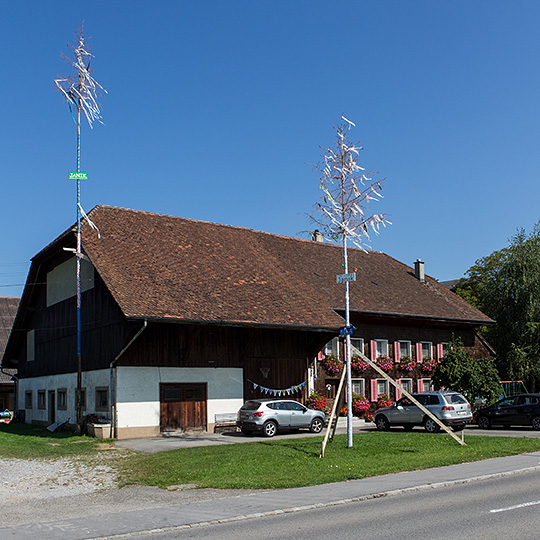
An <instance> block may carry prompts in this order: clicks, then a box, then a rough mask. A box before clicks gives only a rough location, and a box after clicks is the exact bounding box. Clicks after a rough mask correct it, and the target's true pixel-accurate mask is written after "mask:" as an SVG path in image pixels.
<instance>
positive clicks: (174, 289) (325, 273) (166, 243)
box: [83, 206, 490, 328]
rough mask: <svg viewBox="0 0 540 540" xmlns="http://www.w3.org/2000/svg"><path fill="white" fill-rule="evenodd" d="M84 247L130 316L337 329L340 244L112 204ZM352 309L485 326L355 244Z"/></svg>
mask: <svg viewBox="0 0 540 540" xmlns="http://www.w3.org/2000/svg"><path fill="white" fill-rule="evenodd" d="M89 216H90V218H91V220H92V221H93V222H94V223H95V225H96V226H97V227H98V228H99V231H100V234H101V238H98V235H97V233H96V232H95V231H94V230H93V229H91V228H90V227H89V226H88V224H85V225H84V226H83V251H85V253H86V254H87V255H88V257H89V258H90V260H91V262H92V263H93V265H94V267H95V268H96V270H97V272H98V273H99V274H100V276H101V277H102V278H103V280H104V282H105V284H106V285H107V287H108V289H109V290H110V292H111V293H112V294H113V296H114V298H115V300H116V301H117V303H118V305H119V306H120V308H121V309H122V311H123V313H124V314H125V315H126V317H129V318H149V319H163V320H171V321H174V320H178V321H179V320H186V321H207V322H218V323H219V322H222V323H233V324H257V325H268V326H273V325H277V326H293V327H311V328H336V327H339V326H342V325H343V319H342V318H341V317H340V316H339V315H338V314H337V313H336V311H335V310H342V309H343V308H344V285H342V284H337V283H336V275H337V274H341V273H343V267H342V260H343V251H342V248H341V247H340V246H336V245H330V244H324V243H320V242H313V241H310V240H301V239H298V238H290V237H284V236H278V235H274V234H269V233H263V232H259V231H254V230H250V229H244V228H239V227H231V226H227V225H219V224H215V223H208V222H202V221H194V220H190V219H184V218H179V217H172V216H166V215H160V214H152V213H148V212H141V211H135V210H127V209H122V208H115V207H109V206H97V207H96V208H94V209H93V210H92V212H90V214H89ZM349 266H350V269H351V270H354V269H355V268H356V269H357V281H356V282H354V283H352V284H351V287H350V289H351V310H353V311H357V312H362V313H368V314H378V315H397V316H412V317H420V318H433V319H438V320H459V321H464V322H471V323H472V322H476V323H486V322H489V321H490V319H489V318H488V317H486V316H485V315H484V314H482V313H481V312H480V311H478V310H477V309H475V308H473V307H472V306H470V305H469V304H467V303H466V302H465V301H463V300H462V299H461V298H459V297H458V296H456V295H455V294H454V293H452V292H450V291H448V290H447V289H445V288H444V287H442V286H441V285H439V284H438V283H437V282H436V281H435V280H434V279H432V278H430V277H426V282H425V283H420V282H419V281H418V280H417V279H416V278H415V276H414V271H413V269H412V268H410V267H409V266H406V265H404V264H402V263H400V262H399V261H397V260H395V259H393V258H391V257H389V256H387V255H385V254H383V253H379V252H373V251H371V252H368V253H365V252H363V251H361V250H358V249H349Z"/></svg>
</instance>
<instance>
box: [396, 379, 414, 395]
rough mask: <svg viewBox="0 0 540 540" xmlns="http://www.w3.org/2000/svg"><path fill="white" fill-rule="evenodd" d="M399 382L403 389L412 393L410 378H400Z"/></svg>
mask: <svg viewBox="0 0 540 540" xmlns="http://www.w3.org/2000/svg"><path fill="white" fill-rule="evenodd" d="M399 382H400V384H401V387H402V388H403V390H405V391H406V392H409V394H412V391H413V389H412V379H401V380H400V381H399Z"/></svg>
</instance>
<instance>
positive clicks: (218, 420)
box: [214, 413, 236, 433]
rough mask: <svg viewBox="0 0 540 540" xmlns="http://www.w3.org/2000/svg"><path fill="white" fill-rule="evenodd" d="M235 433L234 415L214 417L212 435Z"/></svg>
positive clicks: (224, 414)
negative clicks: (227, 432)
mask: <svg viewBox="0 0 540 540" xmlns="http://www.w3.org/2000/svg"><path fill="white" fill-rule="evenodd" d="M224 431H236V413H218V414H215V415H214V433H223V432H224Z"/></svg>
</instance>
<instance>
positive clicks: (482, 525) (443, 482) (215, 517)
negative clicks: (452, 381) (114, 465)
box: [0, 452, 540, 540]
mask: <svg viewBox="0 0 540 540" xmlns="http://www.w3.org/2000/svg"><path fill="white" fill-rule="evenodd" d="M539 486H540V452H534V453H530V454H522V455H517V456H508V457H503V458H493V459H488V460H485V461H480V462H474V463H464V464H460V465H452V466H448V467H439V468H433V469H425V470H420V471H411V472H404V473H397V474H389V475H384V476H378V477H370V478H364V479H361V480H351V481H348V482H337V483H333V484H325V485H319V486H306V487H303V488H294V489H284V490H259V491H253V492H248V493H246V492H244V493H239V492H235V493H228V492H227V491H226V490H225V491H223V492H222V494H220V495H217V498H215V497H211V498H206V496H204V497H201V498H196V499H193V498H189V499H188V500H184V499H183V497H182V493H181V492H172V493H169V494H167V492H165V493H159V494H157V493H156V490H155V489H154V490H149V489H147V490H146V491H145V493H147V498H146V499H144V498H143V499H141V498H136V500H135V501H134V500H133V496H132V495H130V492H129V491H124V490H119V491H115V490H107V491H105V492H104V493H103V494H94V495H92V496H91V497H86V496H83V500H84V503H85V508H84V509H83V508H81V507H80V505H79V502H80V497H75V498H73V497H60V498H58V499H57V500H56V501H49V502H50V503H51V504H52V506H47V507H43V506H40V505H38V504H36V502H37V501H35V502H33V503H32V509H31V511H30V512H28V513H27V514H25V515H24V516H21V520H20V522H19V524H18V525H17V524H15V523H14V521H13V519H12V518H10V515H9V513H8V514H7V515H6V514H4V515H3V522H2V524H0V538H1V539H2V540H35V539H36V538H39V539H45V540H83V539H84V540H86V539H94V540H97V539H99V540H104V539H105V538H106V539H108V540H112V539H115V540H122V539H126V540H127V539H131V538H152V539H153V538H160V537H161V538H163V539H172V538H190V536H189V535H191V537H192V538H202V537H204V538H212V536H211V535H212V534H214V538H216V537H217V535H219V537H220V538H232V535H234V538H235V539H237V540H242V538H250V539H254V540H257V539H258V538H287V539H288V538H293V539H294V538H308V536H307V535H308V534H309V535H310V536H309V537H310V538H311V537H312V536H316V537H317V538H324V537H325V535H326V536H328V535H329V534H331V535H332V536H333V537H338V536H336V535H338V534H339V536H340V537H343V538H354V539H357V538H358V539H360V540H362V539H363V538H366V539H367V538H369V539H372V538H392V536H393V537H394V538H397V539H409V538H410V539H414V540H417V539H420V540H421V539H423V538H426V539H427V538H430V539H436V538H451V539H453V538H458V537H459V538H471V537H473V538H475V537H476V538H479V539H482V538H486V539H488V538H489V540H494V539H495V540H496V539H498V538H503V537H505V538H508V539H528V538H540V535H539V534H537V533H538V532H539V531H540V527H539V525H540V523H539V522H540V518H539V517H538V516H539V515H540V513H539V512H538V510H540V500H539V499H540V489H539ZM160 491H163V490H160ZM197 491H198V490H193V492H192V493H193V495H196V492H197ZM187 493H190V492H189V491H188V492H187ZM156 495H159V496H156ZM207 495H208V496H209V494H207ZM72 499H74V500H72ZM46 508H48V511H47V510H46ZM493 510H499V511H498V512H493ZM514 512H515V513H514ZM53 514H55V515H56V517H53ZM492 514H493V515H492ZM499 514H502V515H503V516H502V518H501V516H500V515H499ZM531 523H532V525H531ZM510 532H512V534H510ZM227 535H228V536H227ZM242 535H243V536H242Z"/></svg>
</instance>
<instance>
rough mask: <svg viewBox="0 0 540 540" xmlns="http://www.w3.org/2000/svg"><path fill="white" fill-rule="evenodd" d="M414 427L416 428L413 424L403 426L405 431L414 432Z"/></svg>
mask: <svg viewBox="0 0 540 540" xmlns="http://www.w3.org/2000/svg"><path fill="white" fill-rule="evenodd" d="M413 427H414V426H413V425H412V424H405V425H404V426H403V429H404V430H405V431H412V429H413Z"/></svg>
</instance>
